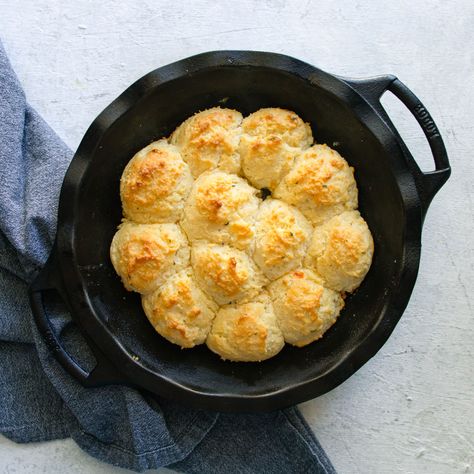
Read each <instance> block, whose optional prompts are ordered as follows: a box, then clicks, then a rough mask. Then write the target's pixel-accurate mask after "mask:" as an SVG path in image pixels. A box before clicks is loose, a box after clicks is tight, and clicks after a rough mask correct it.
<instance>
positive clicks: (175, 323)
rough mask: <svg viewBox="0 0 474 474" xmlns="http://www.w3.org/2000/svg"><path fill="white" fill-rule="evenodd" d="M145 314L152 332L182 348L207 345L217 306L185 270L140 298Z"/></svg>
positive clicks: (190, 272)
mask: <svg viewBox="0 0 474 474" xmlns="http://www.w3.org/2000/svg"><path fill="white" fill-rule="evenodd" d="M142 305H143V310H144V311H145V314H146V315H147V317H148V319H149V321H150V323H151V324H152V325H153V327H154V328H155V330H156V331H157V332H158V333H159V334H161V335H162V336H163V337H165V338H166V339H168V341H171V342H173V343H174V344H178V345H179V346H181V347H183V348H189V347H194V346H196V345H198V344H202V343H204V342H205V341H206V338H207V335H208V334H209V331H210V330H211V325H212V320H213V319H214V317H215V316H216V311H217V309H218V306H217V305H216V303H214V301H212V300H211V299H210V298H208V297H207V296H206V295H205V294H204V292H203V291H202V290H201V289H200V288H199V286H198V284H197V283H196V280H195V279H194V276H193V275H192V271H191V270H190V269H189V268H188V269H186V270H182V271H181V272H179V273H177V274H175V275H173V276H172V277H171V278H170V279H169V280H168V281H167V282H166V283H165V284H164V285H163V286H161V287H160V288H159V289H158V290H156V291H154V292H153V293H150V294H148V295H143V296H142Z"/></svg>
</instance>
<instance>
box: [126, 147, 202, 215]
mask: <svg viewBox="0 0 474 474" xmlns="http://www.w3.org/2000/svg"><path fill="white" fill-rule="evenodd" d="M192 183H193V179H192V176H191V172H190V171H189V167H188V165H187V164H186V163H185V162H184V161H183V159H182V158H181V155H180V154H179V152H178V149H177V148H176V147H174V146H173V145H170V144H168V142H167V141H166V140H159V141H156V142H153V143H151V144H150V145H148V146H147V147H145V148H143V149H142V150H140V151H139V152H138V153H137V154H136V155H135V156H134V157H133V158H132V159H131V160H130V161H129V162H128V164H127V166H126V167H125V170H124V172H123V174H122V178H121V180H120V197H121V199H122V208H123V215H124V216H125V218H127V219H131V220H133V221H134V222H138V223H142V224H154V223H160V222H176V221H177V220H178V219H180V217H181V214H182V210H183V207H184V201H185V199H186V197H187V195H188V193H189V191H190V189H191V185H192Z"/></svg>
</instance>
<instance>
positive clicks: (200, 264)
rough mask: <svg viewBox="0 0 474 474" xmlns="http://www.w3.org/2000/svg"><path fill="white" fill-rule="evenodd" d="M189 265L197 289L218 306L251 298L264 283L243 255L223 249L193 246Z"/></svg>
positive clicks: (220, 247)
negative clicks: (202, 291)
mask: <svg viewBox="0 0 474 474" xmlns="http://www.w3.org/2000/svg"><path fill="white" fill-rule="evenodd" d="M191 263H192V266H193V269H194V274H195V276H196V279H197V281H198V283H199V285H200V286H201V288H202V289H203V290H204V292H205V293H207V294H208V295H209V296H210V297H211V298H213V299H214V300H215V301H216V302H217V303H218V304H221V305H222V304H228V303H230V302H235V301H242V300H247V299H249V298H252V297H254V296H255V295H257V294H258V293H259V292H260V289H261V287H262V286H263V285H264V284H265V283H266V279H265V277H264V276H263V274H262V273H261V272H260V270H259V269H258V268H257V266H256V265H255V263H254V262H253V261H252V260H251V259H250V258H249V256H248V255H247V254H246V253H244V252H242V251H240V250H237V249H235V248H233V247H229V246H227V245H216V244H206V243H196V244H194V246H193V248H192V252H191Z"/></svg>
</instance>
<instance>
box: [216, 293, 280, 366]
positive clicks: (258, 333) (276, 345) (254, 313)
mask: <svg viewBox="0 0 474 474" xmlns="http://www.w3.org/2000/svg"><path fill="white" fill-rule="evenodd" d="M284 344H285V342H284V340H283V335H282V333H281V330H280V328H279V327H278V323H277V319H276V317H275V314H274V312H273V307H272V304H271V301H270V298H269V297H268V295H267V294H266V293H265V292H262V293H261V294H260V295H258V297H256V298H255V299H254V300H253V301H249V302H246V303H237V304H232V305H227V306H224V307H222V308H221V309H220V310H219V311H218V313H217V316H216V318H215V319H214V323H213V325H212V329H211V332H210V333H209V336H208V337H207V346H208V347H209V349H211V350H212V351H213V352H215V353H216V354H219V355H220V356H221V357H222V358H223V359H225V360H233V361H243V362H250V361H262V360H265V359H269V358H270V357H273V356H275V355H276V354H278V352H280V351H281V349H282V348H283V346H284Z"/></svg>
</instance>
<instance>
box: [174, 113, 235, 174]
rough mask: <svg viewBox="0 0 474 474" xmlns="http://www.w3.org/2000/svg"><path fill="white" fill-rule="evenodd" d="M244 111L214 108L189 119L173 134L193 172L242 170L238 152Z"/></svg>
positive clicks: (232, 171)
mask: <svg viewBox="0 0 474 474" xmlns="http://www.w3.org/2000/svg"><path fill="white" fill-rule="evenodd" d="M241 123H242V114H241V113H240V112H237V111H236V110H232V109H221V108H219V107H214V108H212V109H208V110H204V111H202V112H198V113H197V114H195V115H193V116H192V117H190V118H188V119H187V120H185V121H184V122H183V123H182V124H181V125H180V126H179V127H178V128H177V129H176V130H175V131H174V132H173V133H172V135H171V137H170V143H172V144H173V145H176V146H177V147H178V148H179V150H180V152H181V155H182V156H183V158H184V161H186V163H188V165H189V167H190V169H191V173H192V175H193V176H194V177H195V178H197V177H198V176H199V175H200V174H202V173H204V172H205V171H210V170H213V169H219V170H221V171H226V172H227V173H238V172H239V170H240V156H239V153H238V148H239V141H240V133H241V128H240V125H241Z"/></svg>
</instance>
